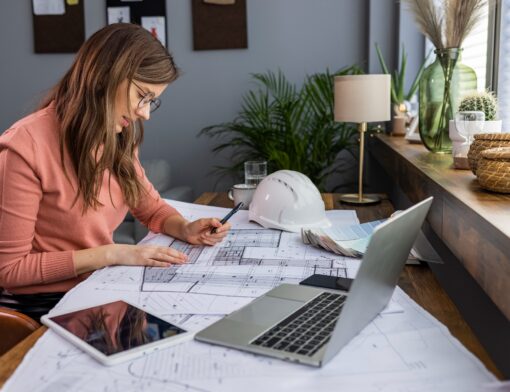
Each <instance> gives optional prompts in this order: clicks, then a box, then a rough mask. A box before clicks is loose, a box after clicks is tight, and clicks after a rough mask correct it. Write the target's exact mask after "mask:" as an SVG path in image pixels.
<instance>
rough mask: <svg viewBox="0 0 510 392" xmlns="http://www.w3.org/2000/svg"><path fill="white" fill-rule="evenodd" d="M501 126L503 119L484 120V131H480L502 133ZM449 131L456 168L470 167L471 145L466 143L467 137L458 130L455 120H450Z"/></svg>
mask: <svg viewBox="0 0 510 392" xmlns="http://www.w3.org/2000/svg"><path fill="white" fill-rule="evenodd" d="M501 128H502V121H501V120H493V121H484V127H483V131H482V132H480V133H501ZM448 131H449V132H448V133H449V135H450V139H451V141H452V155H453V165H454V166H455V168H456V169H469V165H468V163H467V153H468V151H469V145H468V144H465V142H466V139H465V138H464V136H462V135H460V134H459V132H458V131H457V127H456V126H455V121H454V120H450V123H449V124H448Z"/></svg>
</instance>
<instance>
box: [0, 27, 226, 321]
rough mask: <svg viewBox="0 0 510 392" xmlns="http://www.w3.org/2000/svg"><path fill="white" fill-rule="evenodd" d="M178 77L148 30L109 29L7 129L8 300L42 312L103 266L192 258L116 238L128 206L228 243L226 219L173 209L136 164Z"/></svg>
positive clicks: (3, 202)
mask: <svg viewBox="0 0 510 392" xmlns="http://www.w3.org/2000/svg"><path fill="white" fill-rule="evenodd" d="M177 76H178V71H177V68H176V66H175V64H174V62H173V59H172V57H171V56H170V54H169V53H168V51H167V50H166V49H165V48H164V47H163V46H162V45H161V44H160V42H159V41H158V40H156V39H155V38H154V37H152V35H151V34H150V33H149V32H147V31H146V30H145V29H143V28H142V27H140V26H137V25H133V24H115V25H110V26H107V27H105V28H103V29H101V30H99V31H98V32H96V33H95V34H94V35H93V36H92V37H90V39H88V40H87V42H85V43H84V44H83V46H82V47H81V49H80V51H79V52H78V54H77V57H76V59H75V61H74V64H73V65H72V66H71V68H70V70H69V71H68V72H67V73H66V75H65V76H64V77H63V79H62V80H61V81H60V82H59V83H58V84H57V85H56V86H55V87H54V89H53V90H52V91H51V93H50V94H49V96H48V97H47V99H46V101H45V102H44V103H43V105H42V108H41V109H40V110H39V111H37V112H35V113H33V114H31V115H29V116H27V117H25V118H23V119H21V120H20V121H18V122H17V123H15V124H14V125H12V127H11V128H9V129H8V130H7V131H6V132H4V134H3V135H2V136H0V179H1V183H0V287H3V288H4V290H3V292H2V295H1V296H0V306H1V305H4V306H10V307H13V308H16V309H18V310H21V311H23V312H25V313H27V314H29V315H32V316H36V317H37V316H39V315H40V314H42V313H45V312H46V311H47V310H48V309H49V308H51V307H52V306H53V305H54V304H55V303H56V301H58V299H59V298H60V297H61V296H62V295H63V293H65V292H66V291H68V290H69V289H71V288H72V287H73V286H75V285H76V284H77V283H79V282H80V281H82V280H83V279H85V278H86V277H87V276H88V275H89V274H90V272H92V271H94V270H96V269H98V268H102V267H104V266H110V265H137V266H155V267H165V266H169V265H170V264H173V263H177V264H180V263H184V262H185V261H186V256H185V255H184V254H182V253H180V252H178V251H176V250H174V249H171V248H168V247H159V246H135V245H118V244H113V241H112V232H113V231H114V230H115V229H116V228H117V227H118V226H119V224H120V223H121V222H122V220H123V219H124V217H125V215H126V213H127V211H128V209H129V210H130V211H131V212H132V214H133V215H134V216H135V217H136V218H138V219H139V220H140V221H141V222H142V223H144V224H145V225H146V226H147V227H148V228H149V229H150V230H152V231H154V232H158V233H165V234H168V235H170V236H173V237H176V238H179V239H181V240H184V241H188V242H190V243H192V244H202V245H214V244H216V243H218V242H220V241H221V240H222V239H223V238H224V236H225V235H226V233H227V231H228V230H229V227H230V226H229V225H228V224H225V225H221V223H220V222H219V220H217V219H199V220H197V221H194V222H188V221H187V220H186V219H184V218H183V217H182V216H181V215H180V214H179V213H178V212H177V211H176V210H175V209H174V208H172V207H170V206H169V205H168V204H166V203H165V202H164V201H163V200H162V199H161V198H160V196H159V194H158V193H157V191H156V190H155V189H154V187H153V186H152V185H151V184H150V182H149V181H148V180H147V178H146V176H145V173H144V171H143V169H142V167H141V165H140V161H139V159H138V147H139V145H140V143H141V141H142V137H143V127H142V122H143V120H148V119H149V117H150V112H151V111H153V110H155V109H157V108H158V107H159V105H160V103H161V101H160V99H159V96H160V95H161V94H162V93H163V91H164V90H165V89H166V87H167V86H168V84H170V83H171V82H172V81H174V80H175V79H176V78H177ZM214 227H216V228H217V230H216V233H215V234H212V233H211V230H212V228H214ZM0 290H1V289H0Z"/></svg>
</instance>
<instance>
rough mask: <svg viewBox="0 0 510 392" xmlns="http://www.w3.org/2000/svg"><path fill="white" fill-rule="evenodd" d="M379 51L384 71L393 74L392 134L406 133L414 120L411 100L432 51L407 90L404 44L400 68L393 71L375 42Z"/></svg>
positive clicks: (378, 54)
mask: <svg viewBox="0 0 510 392" xmlns="http://www.w3.org/2000/svg"><path fill="white" fill-rule="evenodd" d="M375 49H376V51H377V57H378V58H379V63H380V64H381V68H382V70H383V72H384V73H386V74H391V103H392V108H393V115H392V121H393V125H392V134H393V135H404V134H405V131H406V127H407V125H409V124H410V123H411V121H412V120H413V117H414V116H413V114H412V113H411V103H410V102H411V100H412V99H413V97H414V96H415V94H416V92H417V90H418V85H419V82H420V79H421V75H422V74H423V70H424V69H425V64H426V62H427V59H428V58H429V56H430V53H429V54H428V55H427V57H426V58H425V59H424V60H423V63H422V64H421V67H420V69H419V70H418V72H417V73H416V76H415V77H414V80H413V82H412V83H411V85H410V87H409V89H408V90H407V92H406V91H405V76H406V67H407V52H406V51H405V48H404V45H402V52H401V56H400V58H401V61H400V66H399V69H395V70H394V71H393V73H390V72H389V69H388V66H387V65H386V62H385V61H384V57H383V55H382V53H381V49H380V48H379V44H377V43H376V44H375Z"/></svg>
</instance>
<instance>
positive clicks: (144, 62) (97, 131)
mask: <svg viewBox="0 0 510 392" xmlns="http://www.w3.org/2000/svg"><path fill="white" fill-rule="evenodd" d="M177 77H178V70H177V67H176V66H175V63H174V61H173V58H172V56H171V55H170V53H169V52H168V51H167V50H166V48H165V47H164V46H163V45H161V43H160V42H159V41H158V40H157V39H156V38H154V37H153V36H152V35H151V34H150V33H149V32H148V31H146V30H145V29H144V28H142V27H141V26H138V25H135V24H129V23H118V24H112V25H109V26H106V27H104V28H102V29H101V30H99V31H97V32H96V33H95V34H93V35H92V36H91V37H90V38H89V39H88V40H87V41H86V42H85V43H84V44H83V45H82V47H81V48H80V50H79V51H78V54H77V56H76V59H75V61H74V63H73V65H72V66H71V68H70V69H69V71H68V72H67V73H66V74H65V76H64V77H63V78H62V80H61V81H60V82H59V83H58V84H57V85H56V86H55V87H54V88H53V89H52V91H51V92H50V94H49V95H48V96H47V97H46V99H45V101H44V102H43V104H42V106H43V107H45V106H47V105H49V104H50V103H51V102H52V101H55V105H56V113H57V118H58V120H59V123H60V128H61V138H60V153H61V160H62V165H63V168H64V172H65V173H66V176H67V175H68V173H67V171H66V167H65V165H64V151H65V150H66V149H67V151H68V153H69V156H70V159H71V161H72V164H73V168H74V170H75V173H76V176H77V178H78V189H77V192H76V199H75V201H74V202H75V203H76V201H77V200H78V198H79V196H80V195H81V196H82V198H83V213H85V211H86V210H87V209H88V208H89V207H92V208H93V209H96V208H98V207H99V206H101V203H100V202H99V200H98V196H99V192H100V190H101V185H102V181H103V177H104V173H105V170H110V175H112V174H113V175H115V176H116V178H117V180H118V181H119V184H120V187H121V189H122V192H123V195H124V199H125V200H126V203H127V204H128V205H129V206H130V207H134V206H136V204H137V203H138V201H139V199H140V197H141V195H142V193H143V192H144V191H145V190H144V189H143V185H142V183H141V181H140V179H139V178H138V176H137V173H136V170H135V163H134V162H135V152H136V149H137V147H138V146H139V145H140V143H141V142H142V140H143V126H142V123H141V121H139V120H138V121H137V122H136V123H135V124H130V125H129V126H128V127H126V128H125V129H123V131H122V132H121V133H116V132H114V127H115V120H114V118H113V113H114V103H115V97H116V93H117V90H118V88H119V85H120V84H121V83H122V82H123V81H125V80H128V82H129V83H128V88H127V89H126V96H129V86H130V85H131V82H132V81H133V80H137V81H141V82H144V83H149V84H169V83H171V82H172V81H174V80H175V79H176V78H177ZM128 102H129V99H128Z"/></svg>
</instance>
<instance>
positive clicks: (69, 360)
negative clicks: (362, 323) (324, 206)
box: [4, 201, 497, 392]
mask: <svg viewBox="0 0 510 392" xmlns="http://www.w3.org/2000/svg"><path fill="white" fill-rule="evenodd" d="M171 204H172V205H173V206H175V207H176V208H177V209H178V210H179V211H180V212H181V213H182V214H183V215H184V216H185V217H187V218H188V219H197V218H200V217H205V216H218V217H222V216H224V215H225V213H226V212H227V211H228V209H221V208H216V207H207V206H197V205H192V204H187V203H180V202H173V201H172V202H171ZM328 214H329V215H328V218H329V219H330V220H331V221H332V222H333V223H334V224H335V225H341V224H345V225H352V224H354V223H358V221H357V218H356V216H355V214H353V212H352V211H334V212H331V213H330V212H328ZM231 223H232V225H233V229H232V230H231V232H230V233H229V235H228V236H227V238H226V239H225V240H224V241H223V242H222V243H221V244H219V245H217V246H214V247H202V246H193V245H189V244H187V243H184V242H182V241H179V240H176V239H173V238H171V237H168V236H164V235H156V234H153V233H151V234H149V235H148V236H147V237H146V238H145V239H144V241H143V243H152V244H159V245H162V246H170V247H173V248H176V249H179V250H180V251H182V252H184V253H186V254H187V255H188V257H189V262H188V263H187V264H186V265H182V266H171V267H168V268H142V267H122V266H119V267H112V268H105V269H102V270H99V271H96V272H95V273H94V274H92V275H91V276H90V277H89V278H88V279H87V280H86V281H84V282H82V283H81V284H79V285H78V286H77V287H75V288H74V289H73V290H71V291H70V292H69V293H67V294H66V295H65V296H64V298H63V299H62V300H61V301H60V302H59V304H58V305H57V307H56V308H55V309H54V310H53V311H52V312H53V313H55V312H64V311H66V310H72V309H76V308H78V307H85V306H92V305H96V304H100V303H106V302H110V301H113V300H117V299H123V300H126V301H128V302H131V303H133V304H135V305H137V306H139V307H141V308H144V309H146V310H147V311H150V312H152V313H154V314H156V315H158V316H159V317H161V318H163V319H165V320H167V321H170V322H172V323H174V324H177V325H179V326H181V327H182V328H184V329H187V330H190V331H195V332H196V331H199V330H200V329H202V328H204V327H206V326H208V325H210V324H212V323H213V322H215V321H217V320H219V319H220V318H221V317H223V316H224V315H225V314H228V313H230V312H232V311H234V310H236V309H239V308H240V307H242V306H243V305H245V304H247V303H249V302H250V301H251V300H253V299H254V298H256V297H258V296H259V295H261V294H263V293H265V292H267V291H268V290H270V289H271V288H273V287H276V286H277V285H279V284H281V283H298V282H299V281H300V280H302V279H304V278H305V277H307V276H309V275H311V274H313V273H321V274H328V275H332V276H343V277H354V276H355V275H356V273H357V270H358V268H359V264H360V261H359V260H356V259H351V258H343V257H341V256H337V255H334V254H332V253H329V252H325V251H321V250H319V249H315V248H312V247H309V246H305V245H304V244H303V243H302V242H301V239H300V236H299V234H293V233H285V232H281V231H277V230H264V229H261V228H260V226H258V225H256V224H254V223H250V222H248V220H247V213H246V211H240V212H239V213H238V214H236V215H235V216H234V217H233V218H232V220H231ZM495 381H496V379H495V377H494V376H493V375H492V374H490V373H489V372H488V371H487V370H486V369H485V368H484V366H483V365H482V364H481V363H480V361H479V360H478V359H477V358H476V357H474V356H473V355H472V354H471V353H470V352H468V351H467V350H466V349H465V348H464V347H463V346H462V345H461V344H460V343H459V342H458V341H457V340H456V339H455V338H454V337H453V336H452V335H451V334H450V333H449V331H448V330H447V328H446V327H444V326H443V325H442V324H441V323H439V322H438V321H437V320H436V319H434V318H433V317H432V316H430V315H429V314H428V313H427V312H426V311H425V310H423V309H422V308H421V307H419V306H418V305H417V304H416V303H415V302H413V301H412V300H411V299H410V298H409V297H408V296H407V295H406V294H405V293H404V292H403V291H402V290H401V289H400V288H398V287H397V289H396V290H395V293H394V295H393V298H392V300H391V301H390V305H389V307H388V308H387V309H386V310H385V311H383V312H382V313H381V314H380V315H379V316H378V317H376V319H375V320H373V321H372V322H371V323H370V324H369V325H368V326H367V327H366V328H365V329H364V330H363V331H362V332H361V333H360V334H359V335H358V336H356V337H355V338H354V339H353V340H352V341H351V342H350V343H349V344H348V345H347V346H346V347H345V348H344V349H343V350H342V351H341V352H340V353H339V354H338V355H337V356H336V357H335V358H334V359H333V360H332V361H331V362H330V363H328V364H327V366H325V367H324V368H321V369H315V368H310V367H307V366H303V365H295V364H289V363H286V362H283V361H280V360H276V359H271V358H267V357H263V356H257V355H253V354H249V353H243V352H241V351H237V350H231V349H227V348H222V347H219V346H213V345H208V344H205V343H200V342H195V341H188V342H185V343H182V344H180V345H177V346H173V347H169V348H167V349H164V350H160V351H158V352H155V353H154V354H151V355H148V356H145V357H142V358H139V359H137V360H133V361H129V362H127V363H124V364H120V365H116V366H113V367H105V366H102V365H100V364H99V363H97V362H96V361H94V360H93V359H92V358H90V357H89V356H88V355H87V354H85V353H82V352H81V351H80V350H79V349H76V348H75V347H74V346H73V345H71V344H70V343H68V342H67V341H66V340H64V339H62V338H60V337H59V336H57V335H56V334H54V333H53V332H52V331H48V332H46V333H45V334H44V335H43V337H42V338H41V339H40V340H39V341H38V342H37V344H36V345H35V346H34V348H33V349H32V350H31V351H30V352H29V353H28V354H27V356H26V357H25V359H24V360H23V362H22V364H21V365H20V366H19V367H18V369H17V370H16V372H15V374H14V375H13V377H11V378H10V380H9V381H8V382H7V384H6V385H5V387H4V390H5V391H28V390H30V391H44V392H46V391H48V392H49V391H51V392H59V391H83V392H88V391H91V392H92V391H98V390H100V391H104V392H108V391H188V392H189V391H204V392H205V391H220V390H221V391H239V390H244V391H246V392H249V391H270V390H278V391H280V390H281V391H287V390H288V391H292V392H296V391H310V390H314V391H319V390H325V391H329V390H339V388H340V386H341V390H342V391H374V392H376V391H377V392H384V391H400V392H418V391H430V390H434V391H480V390H483V387H482V386H483V385H485V384H487V383H494V382H495ZM492 385H497V384H492ZM487 388H489V387H487ZM488 390H489V389H488ZM490 390H492V389H490Z"/></svg>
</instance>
